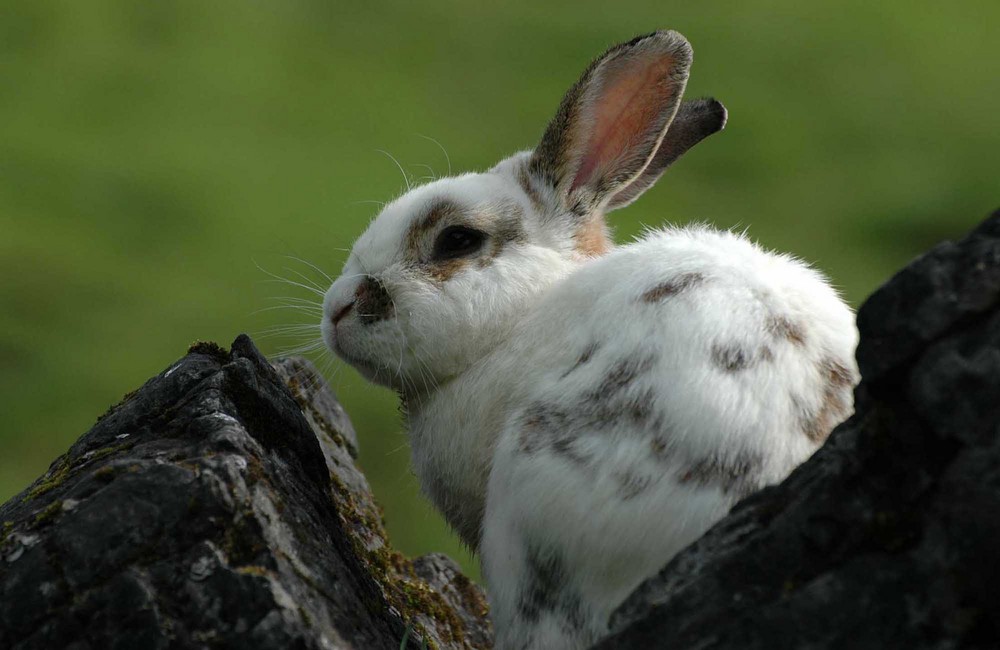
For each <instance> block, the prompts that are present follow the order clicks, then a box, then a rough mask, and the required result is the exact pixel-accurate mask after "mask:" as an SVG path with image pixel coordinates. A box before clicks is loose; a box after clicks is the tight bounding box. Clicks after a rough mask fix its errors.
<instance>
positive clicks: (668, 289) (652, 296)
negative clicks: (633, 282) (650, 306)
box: [639, 273, 705, 303]
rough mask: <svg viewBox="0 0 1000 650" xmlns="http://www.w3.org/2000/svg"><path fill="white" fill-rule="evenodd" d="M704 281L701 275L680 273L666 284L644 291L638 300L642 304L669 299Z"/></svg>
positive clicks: (662, 283)
mask: <svg viewBox="0 0 1000 650" xmlns="http://www.w3.org/2000/svg"><path fill="white" fill-rule="evenodd" d="M704 281H705V276H704V275H702V274H701V273H681V274H680V275H677V276H675V277H673V278H671V279H669V280H667V281H666V282H661V283H660V284H658V285H656V286H655V287H653V288H652V289H650V290H648V291H646V292H645V293H643V294H642V296H641V297H640V298H639V299H640V300H641V301H642V302H648V303H655V302H660V301H661V300H664V299H666V298H671V297H673V296H676V295H677V294H679V293H681V292H682V291H686V290H688V289H690V288H691V287H694V286H696V285H698V284H701V283H702V282H704Z"/></svg>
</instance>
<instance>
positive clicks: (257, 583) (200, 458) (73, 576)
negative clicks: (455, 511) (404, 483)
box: [0, 337, 491, 650]
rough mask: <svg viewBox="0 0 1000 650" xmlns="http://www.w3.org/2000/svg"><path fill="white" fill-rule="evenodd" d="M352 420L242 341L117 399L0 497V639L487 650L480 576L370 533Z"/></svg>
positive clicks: (377, 524) (39, 643)
mask: <svg viewBox="0 0 1000 650" xmlns="http://www.w3.org/2000/svg"><path fill="white" fill-rule="evenodd" d="M356 450H357V441H356V439H355V436H354V431H353V429H352V428H351V424H350V422H349V420H348V419H347V417H346V415H345V414H344V412H343V410H342V409H341V408H340V406H339V404H337V402H336V401H335V400H334V399H333V397H332V395H331V394H330V393H329V392H328V391H327V390H326V388H325V386H324V385H323V383H322V380H321V379H320V378H319V377H318V376H317V375H316V374H315V372H314V371H313V370H312V369H311V367H310V366H309V365H308V364H307V363H306V362H304V361H301V360H296V359H290V360H284V361H279V362H277V363H276V364H275V366H273V367H272V366H271V365H269V364H268V362H267V361H266V360H265V359H264V358H263V357H262V356H261V355H260V354H259V353H258V352H257V350H256V348H254V346H253V344H252V343H251V342H250V340H249V339H248V338H246V337H240V338H239V339H237V340H236V342H235V343H234V344H233V348H232V350H231V351H230V352H227V351H225V350H222V349H220V348H218V347H217V346H215V345H213V344H200V345H195V346H194V347H192V349H191V350H190V352H189V353H188V355H187V356H185V357H184V358H183V359H181V360H180V361H179V362H177V363H176V364H174V365H172V366H171V367H170V368H168V369H167V370H166V371H164V372H163V373H162V374H160V375H158V376H157V377H154V378H153V379H151V380H149V381H148V382H147V383H146V385H144V386H143V387H142V388H140V389H139V390H138V391H136V392H135V393H133V394H130V395H128V396H126V397H125V399H124V400H123V401H122V403H121V404H119V405H117V406H115V407H113V408H112V409H111V410H110V411H109V412H108V413H107V414H106V415H105V416H103V417H102V418H101V419H100V420H99V421H98V423H97V424H96V426H94V428H93V429H91V430H90V431H89V432H88V433H87V434H86V435H84V436H83V437H82V438H80V440H79V441H78V442H77V443H76V444H75V445H73V447H72V448H71V449H70V450H69V452H68V453H67V454H66V455H65V456H63V457H61V458H59V459H57V460H56V461H55V463H53V464H52V466H51V467H50V468H49V471H48V472H47V473H46V474H45V475H44V476H43V477H42V478H40V479H39V480H38V481H36V482H35V483H34V484H33V485H32V486H31V487H29V488H28V489H27V490H25V491H24V492H23V493H21V494H20V495H18V496H17V497H15V498H14V499H12V500H11V501H10V502H8V503H6V504H5V505H3V506H0V522H2V523H0V525H2V526H3V528H2V529H0V648H3V649H5V650H6V649H8V648H25V649H27V648H45V649H46V650H49V649H52V648H74V649H79V650H84V649H86V648H94V649H98V648H100V649H104V648H141V649H150V650H152V649H156V648H200V647H210V648H246V649H251V648H274V649H278V648H282V649H283V648H303V649H306V648H358V649H362V648H363V649H368V648H392V649H396V648H400V647H401V643H402V642H403V640H404V638H405V639H406V640H407V644H408V647H411V648H419V647H421V644H422V643H423V642H425V641H426V645H427V647H436V648H488V647H490V644H491V642H490V638H491V631H490V627H489V624H488V622H487V619H486V618H485V616H484V614H485V611H486V605H485V601H484V599H483V595H482V593H481V592H480V591H479V589H478V587H476V586H475V585H473V584H472V583H470V582H469V580H468V579H467V578H465V577H464V576H462V575H461V573H459V571H458V569H457V567H456V566H455V565H454V564H453V563H452V562H451V561H450V560H448V559H447V558H444V557H443V556H428V557H425V558H420V559H418V560H416V561H414V562H411V561H409V560H407V559H406V558H404V557H403V556H401V555H399V554H398V553H396V552H394V551H393V550H392V549H391V548H389V546H388V545H387V543H386V539H385V533H384V531H383V528H382V523H381V515H380V512H379V510H378V507H377V505H376V504H375V502H374V500H373V498H372V495H371V492H370V490H369V489H368V484H367V482H366V481H365V478H364V476H363V475H362V474H361V472H360V471H359V470H358V468H357V466H356V464H355V462H354V458H353V456H354V454H355V453H356Z"/></svg>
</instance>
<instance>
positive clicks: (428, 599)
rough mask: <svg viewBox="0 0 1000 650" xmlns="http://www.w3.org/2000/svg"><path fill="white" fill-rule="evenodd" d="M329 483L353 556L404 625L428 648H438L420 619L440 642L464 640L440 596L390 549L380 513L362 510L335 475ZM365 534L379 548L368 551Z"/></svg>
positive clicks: (459, 622)
mask: <svg viewBox="0 0 1000 650" xmlns="http://www.w3.org/2000/svg"><path fill="white" fill-rule="evenodd" d="M330 481H331V483H332V484H333V489H334V495H335V497H336V500H337V506H338V507H337V511H338V512H339V514H340V516H341V517H342V518H343V519H344V521H345V523H347V524H349V527H348V531H347V532H348V534H349V535H350V539H351V546H352V548H353V550H354V553H355V555H356V556H357V557H358V558H359V559H360V560H361V561H362V562H364V564H365V565H366V566H367V567H368V572H369V573H370V574H371V575H372V577H373V578H374V579H375V580H376V582H378V584H379V586H380V587H381V588H382V593H383V595H384V597H385V599H386V600H387V601H388V603H389V604H390V605H391V606H392V607H394V608H395V609H396V610H397V611H398V612H399V613H400V616H401V617H402V619H403V622H404V623H405V624H406V625H408V626H414V629H415V630H417V631H419V632H420V635H421V637H422V638H424V639H426V640H427V643H428V647H430V648H436V647H437V646H436V644H435V643H434V642H433V641H431V640H430V639H429V638H428V637H429V634H427V633H426V631H424V630H423V629H422V626H420V624H419V623H417V619H418V617H419V616H427V617H429V618H431V619H432V620H433V621H434V622H435V623H436V624H437V625H436V626H435V627H436V628H437V630H436V631H437V632H438V634H439V636H441V637H442V638H443V639H445V640H447V641H449V642H453V643H460V642H461V641H462V640H463V639H464V637H465V625H464V624H463V623H462V620H461V618H459V617H458V615H457V614H456V613H455V610H454V609H453V608H452V607H451V606H450V605H448V603H447V602H445V600H444V598H443V597H442V596H441V594H439V593H438V592H436V591H434V590H433V589H431V588H430V586H429V585H427V583H425V582H424V581H423V580H421V579H420V578H418V577H417V575H416V573H415V572H414V570H413V563H412V562H411V561H410V560H409V559H408V558H406V557H405V556H404V555H403V554H401V553H399V552H398V551H396V550H394V549H393V548H391V547H390V546H389V543H388V540H387V535H386V532H385V528H384V527H383V524H382V513H381V509H380V508H378V507H377V506H376V507H374V508H369V507H363V506H361V505H360V504H359V503H358V501H357V499H355V498H354V495H353V494H352V493H351V491H350V489H349V488H348V487H347V485H345V484H344V482H343V481H342V480H341V479H340V477H338V476H337V475H336V474H333V473H331V474H330ZM359 529H360V530H359ZM365 532H366V533H367V534H368V535H371V536H372V537H374V538H377V539H378V540H380V541H381V544H379V545H378V546H376V547H374V548H369V547H368V546H367V545H366V544H365V543H364V541H363V540H362V539H361V537H360V535H361V534H364V533H365Z"/></svg>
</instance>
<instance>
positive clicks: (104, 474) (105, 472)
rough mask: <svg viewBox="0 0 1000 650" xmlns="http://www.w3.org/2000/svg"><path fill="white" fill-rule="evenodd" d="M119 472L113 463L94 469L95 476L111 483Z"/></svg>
mask: <svg viewBox="0 0 1000 650" xmlns="http://www.w3.org/2000/svg"><path fill="white" fill-rule="evenodd" d="M117 473H118V471H117V470H116V469H115V468H114V467H112V466H111V465H104V466H103V467H99V468H97V469H96V470H95V471H94V478H96V479H98V480H100V481H105V482H107V483H110V482H111V479H113V478H114V477H115V474H117Z"/></svg>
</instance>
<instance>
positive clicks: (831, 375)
mask: <svg viewBox="0 0 1000 650" xmlns="http://www.w3.org/2000/svg"><path fill="white" fill-rule="evenodd" d="M819 372H820V375H821V376H822V378H823V380H824V381H825V386H824V389H823V398H822V402H821V403H820V406H819V409H818V410H817V411H816V412H815V413H812V412H811V411H810V409H808V408H807V407H805V406H804V405H802V404H801V402H799V401H798V400H794V399H793V406H794V407H795V409H796V410H797V411H798V418H799V421H800V426H801V428H802V432H803V433H804V434H805V435H806V437H807V438H809V439H810V440H812V441H813V442H817V443H819V442H823V441H824V440H826V438H827V436H829V435H830V432H831V431H833V428H834V427H835V426H837V425H838V424H840V423H841V422H843V421H844V420H845V419H846V418H847V417H848V416H849V415H850V414H851V400H850V391H851V387H852V386H854V383H855V376H854V373H853V372H852V371H851V370H850V369H849V368H848V367H847V366H845V365H844V364H842V363H840V362H839V361H836V360H833V359H826V360H825V361H823V362H822V363H820V366H819Z"/></svg>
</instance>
